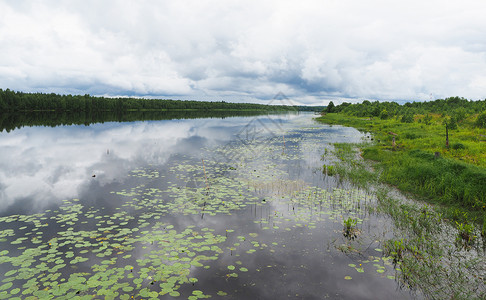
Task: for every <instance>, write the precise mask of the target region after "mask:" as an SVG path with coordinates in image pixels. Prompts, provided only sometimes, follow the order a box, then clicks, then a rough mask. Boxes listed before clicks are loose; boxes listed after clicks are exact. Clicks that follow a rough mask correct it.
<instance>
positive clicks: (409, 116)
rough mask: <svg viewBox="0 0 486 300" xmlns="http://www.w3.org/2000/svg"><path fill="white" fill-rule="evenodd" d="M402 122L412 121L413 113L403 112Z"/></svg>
mask: <svg viewBox="0 0 486 300" xmlns="http://www.w3.org/2000/svg"><path fill="white" fill-rule="evenodd" d="M401 122H402V123H413V115H412V114H405V115H403V116H402V119H401Z"/></svg>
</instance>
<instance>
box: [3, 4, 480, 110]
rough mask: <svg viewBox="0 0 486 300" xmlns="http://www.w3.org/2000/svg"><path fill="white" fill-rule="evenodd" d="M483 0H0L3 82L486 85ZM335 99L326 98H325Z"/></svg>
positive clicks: (385, 90) (445, 92)
mask: <svg viewBox="0 0 486 300" xmlns="http://www.w3.org/2000/svg"><path fill="white" fill-rule="evenodd" d="M485 10H486V4H485V3H484V2H482V1H473V0H469V1H447V2H444V1H435V0H434V1H407V2H400V3H397V2H394V1H384V0H372V1H332V0H327V1H301V2H299V3H297V2H291V1H266V2H264V3H261V2H257V1H231V2H221V1H167V2H160V1H150V0H147V1H140V2H133V1H110V2H99V1H69V2H61V3H59V1H2V2H1V3H0V53H1V55H0V88H10V89H15V90H22V91H49V92H50V91H54V92H65V93H67V92H69V93H91V94H98V95H138V96H160V97H173V98H181V99H205V100H208V99H207V97H216V98H218V99H220V98H225V99H227V100H230V101H242V100H243V99H253V100H254V101H257V100H258V99H260V100H263V99H271V98H272V97H273V96H274V95H275V94H277V93H278V92H279V91H282V92H284V93H286V94H287V96H288V97H289V98H292V99H294V100H295V101H296V102H302V103H308V102H307V101H310V99H314V100H312V101H314V103H315V104H323V101H322V99H327V98H332V97H344V98H345V97H351V98H373V99H386V100H389V99H407V100H414V99H428V95H429V94H430V93H433V94H434V95H435V96H437V97H447V96H454V95H459V96H464V97H468V98H473V99H477V98H484V97H486V86H484V85H483V84H481V82H483V81H482V80H484V77H485V76H486V68H485V64H486V40H485V39H484V36H485V35H486V32H485V29H484V28H486V19H485V18H484V17H483V15H482V12H484V11H485ZM326 102H327V101H326Z"/></svg>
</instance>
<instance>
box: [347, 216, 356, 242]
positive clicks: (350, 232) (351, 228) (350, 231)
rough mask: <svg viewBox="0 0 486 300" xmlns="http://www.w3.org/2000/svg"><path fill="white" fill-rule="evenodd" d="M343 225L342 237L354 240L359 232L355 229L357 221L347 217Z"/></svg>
mask: <svg viewBox="0 0 486 300" xmlns="http://www.w3.org/2000/svg"><path fill="white" fill-rule="evenodd" d="M343 224H344V229H343V235H344V236H345V237H347V238H349V239H354V238H355V237H356V236H357V235H358V232H359V230H358V229H357V228H356V226H357V225H358V220H356V219H353V218H351V217H348V218H347V219H345V220H343Z"/></svg>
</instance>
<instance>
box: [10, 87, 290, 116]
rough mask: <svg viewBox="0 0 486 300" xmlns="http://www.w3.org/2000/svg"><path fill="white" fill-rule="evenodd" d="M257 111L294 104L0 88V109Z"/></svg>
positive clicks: (25, 110)
mask: <svg viewBox="0 0 486 300" xmlns="http://www.w3.org/2000/svg"><path fill="white" fill-rule="evenodd" d="M188 109H193V110H258V111H289V110H298V109H299V108H298V107H295V106H286V105H264V104H255V103H230V102H225V101H190V100H170V99H143V98H107V97H95V96H90V95H83V96H82V95H59V94H54V93H51V94H45V93H24V92H15V91H11V90H9V89H6V90H2V89H0V112H29V111H60V112H81V111H83V112H94V111H97V112H101V111H113V112H122V111H136V110H139V111H141V110H157V111H164V110H188Z"/></svg>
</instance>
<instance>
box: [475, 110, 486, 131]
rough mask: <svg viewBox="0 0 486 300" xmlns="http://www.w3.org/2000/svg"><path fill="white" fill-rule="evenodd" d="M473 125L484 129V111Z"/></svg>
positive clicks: (485, 114)
mask: <svg viewBox="0 0 486 300" xmlns="http://www.w3.org/2000/svg"><path fill="white" fill-rule="evenodd" d="M474 125H476V127H480V128H486V111H483V112H482V113H480V114H479V116H478V117H477V119H476V122H474Z"/></svg>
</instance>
